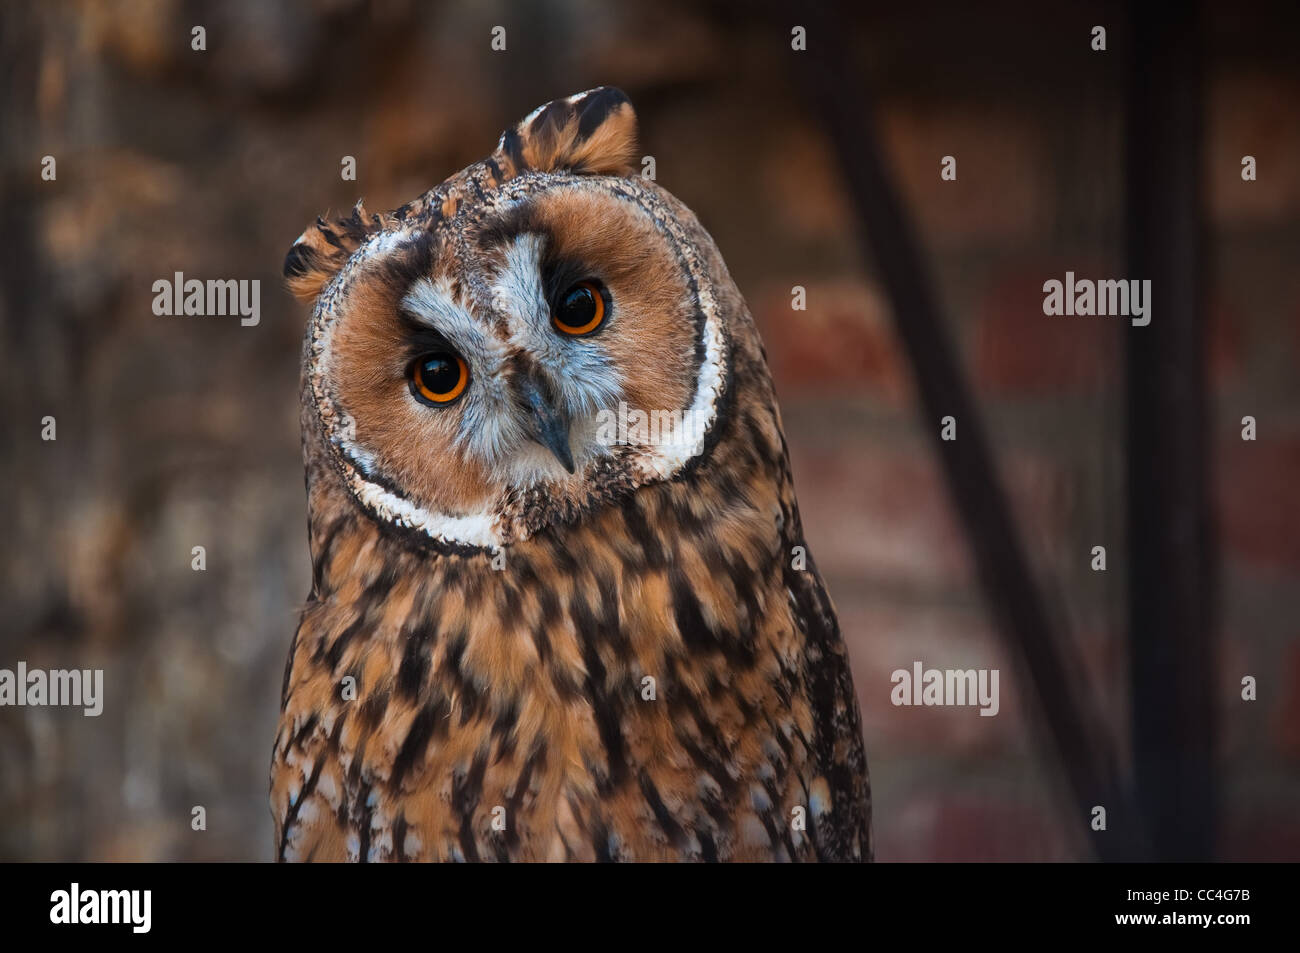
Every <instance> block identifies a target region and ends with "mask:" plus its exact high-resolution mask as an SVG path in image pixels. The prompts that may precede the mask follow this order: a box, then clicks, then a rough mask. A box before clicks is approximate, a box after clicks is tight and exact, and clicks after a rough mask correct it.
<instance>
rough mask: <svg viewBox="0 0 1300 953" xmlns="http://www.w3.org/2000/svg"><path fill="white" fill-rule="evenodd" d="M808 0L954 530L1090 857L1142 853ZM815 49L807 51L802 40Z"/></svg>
mask: <svg viewBox="0 0 1300 953" xmlns="http://www.w3.org/2000/svg"><path fill="white" fill-rule="evenodd" d="M827 12H828V11H827V10H826V9H825V8H823V7H822V6H820V5H818V4H813V5H812V6H811V7H809V8H806V9H805V10H803V11H801V14H800V15H801V18H802V19H803V20H804V21H805V22H807V23H808V24H809V28H808V35H809V38H810V39H809V52H808V53H806V54H796V55H795V62H796V64H798V66H799V67H801V69H800V71H801V72H802V73H803V78H804V79H805V80H806V81H807V83H808V87H809V93H810V96H811V98H812V100H813V101H814V103H815V105H816V106H817V108H818V110H819V111H820V112H821V114H822V117H823V119H824V122H825V127H826V130H827V132H828V134H829V136H830V139H831V142H832V143H833V145H834V147H835V150H836V153H837V154H838V156H839V160H840V165H841V168H842V172H843V175H844V178H845V182H846V184H847V186H848V190H849V194H850V197H851V199H852V201H853V204H854V206H855V207H856V210H857V214H858V221H859V225H860V228H861V232H862V237H863V239H864V241H865V243H866V245H867V247H868V248H869V249H870V250H871V253H872V255H873V257H874V260H875V263H876V266H877V268H878V269H879V272H880V276H881V280H882V281H883V283H884V285H885V288H886V290H887V291H888V293H889V296H890V298H891V300H892V302H893V315H894V321H895V327H896V329H897V332H898V335H899V337H900V338H901V340H902V342H903V346H904V349H905V351H906V353H907V356H908V359H909V361H910V362H911V364H912V369H913V372H914V377H915V382H916V386H917V391H918V394H919V397H920V402H921V408H922V412H923V415H924V422H925V430H926V432H927V433H929V434H930V435H931V437H932V438H933V441H934V448H935V451H936V453H937V454H938V456H939V460H940V463H941V465H942V467H943V472H944V476H945V478H946V482H947V485H948V490H949V493H950V494H951V496H952V499H953V502H954V504H955V506H956V509H957V511H958V514H959V515H960V517H961V519H962V521H963V523H964V524H965V527H966V536H967V540H968V542H969V544H970V546H971V550H972V554H973V556H974V563H975V566H976V570H977V572H978V574H979V580H980V583H981V586H982V588H983V591H984V595H985V598H986V599H987V602H988V605H989V607H990V610H991V611H992V613H993V615H994V618H995V620H996V621H997V623H998V627H999V630H1000V631H1001V632H1002V633H1003V635H1004V636H1005V637H1006V639H1007V641H1008V642H1009V643H1010V644H1011V646H1012V649H1013V651H1014V652H1016V653H1017V654H1018V655H1019V656H1020V657H1021V658H1023V660H1024V661H1025V663H1026V665H1027V670H1028V672H1029V673H1030V675H1031V678H1032V681H1033V684H1034V686H1035V687H1036V689H1037V696H1038V701H1039V705H1040V710H1041V711H1042V713H1043V716H1044V719H1045V721H1046V725H1047V729H1048V732H1049V734H1050V736H1051V738H1052V739H1053V741H1054V742H1055V748H1056V752H1057V754H1058V755H1059V758H1060V761H1061V764H1062V766H1063V768H1064V771H1065V776H1066V780H1067V782H1068V784H1069V788H1070V791H1071V794H1072V796H1073V811H1074V814H1075V817H1076V820H1077V823H1078V825H1079V829H1080V830H1082V831H1084V832H1085V835H1084V836H1085V838H1086V840H1087V842H1088V843H1090V844H1091V845H1092V847H1093V849H1094V850H1095V851H1096V853H1097V856H1098V857H1100V858H1101V859H1102V860H1132V859H1140V858H1141V857H1143V856H1144V850H1143V847H1142V844H1143V838H1142V834H1141V830H1140V825H1139V824H1138V822H1137V821H1138V818H1137V816H1136V812H1135V810H1134V809H1133V808H1132V807H1131V803H1132V802H1131V797H1130V795H1129V794H1128V792H1127V791H1126V789H1125V788H1124V786H1123V784H1122V782H1121V779H1120V777H1119V772H1118V768H1117V759H1116V757H1115V754H1114V750H1113V746H1112V744H1111V743H1110V740H1109V738H1108V737H1107V734H1106V731H1105V727H1104V726H1105V722H1104V720H1103V719H1102V718H1101V717H1100V714H1099V710H1098V708H1097V706H1096V703H1095V698H1094V696H1093V695H1092V693H1091V692H1090V691H1088V690H1086V688H1085V687H1084V683H1083V678H1084V666H1083V663H1082V660H1081V659H1080V658H1079V657H1078V653H1077V651H1076V650H1075V649H1074V648H1073V645H1072V644H1071V643H1070V642H1068V641H1067V640H1065V639H1063V638H1060V637H1058V636H1056V635H1055V633H1054V632H1053V625H1052V621H1051V618H1050V616H1049V614H1048V611H1047V606H1046V604H1045V602H1044V599H1043V596H1042V594H1041V592H1040V591H1039V589H1038V586H1037V584H1036V582H1035V579H1034V575H1033V572H1032V571H1031V569H1030V566H1029V564H1028V561H1027V559H1026V558H1025V554H1024V551H1023V550H1022V548H1021V545H1020V541H1019V537H1018V535H1017V532H1016V528H1015V522H1014V519H1013V517H1012V513H1011V508H1010V506H1009V504H1008V501H1007V498H1006V495H1005V494H1004V492H1003V489H1002V486H1001V484H1000V482H999V480H998V477H997V471H996V468H995V466H994V463H993V459H992V456H991V454H990V452H989V445H988V440H987V437H986V435H985V430H984V425H983V422H982V419H981V417H980V413H979V408H978V407H977V405H976V403H975V401H974V399H973V397H972V395H971V391H970V388H969V386H968V385H967V383H966V381H965V378H964V377H963V374H962V371H961V368H960V367H959V365H958V363H957V358H956V356H955V354H954V349H953V346H952V344H951V342H950V341H949V338H948V335H947V333H946V331H945V329H944V323H943V320H942V317H941V313H940V309H939V305H938V303H937V301H936V300H935V296H934V294H933V290H932V289H933V288H934V284H933V282H932V281H931V279H930V277H929V275H928V273H927V271H926V267H925V263H924V260H923V257H922V254H921V250H920V246H919V243H918V242H917V240H916V237H915V235H914V233H913V229H912V224H911V222H910V220H909V219H908V217H907V215H906V214H905V213H904V210H903V208H902V206H901V203H900V202H899V200H898V197H897V193H896V191H895V189H894V187H893V184H892V182H891V179H890V176H889V174H888V172H887V171H886V168H885V164H884V161H883V159H882V152H881V148H880V145H879V143H878V141H877V139H876V133H875V129H874V127H873V123H872V108H871V103H870V100H869V97H868V96H867V95H866V94H865V92H864V87H865V83H864V82H863V81H862V80H861V79H860V78H858V77H856V76H854V75H853V74H852V72H851V70H850V62H851V60H850V57H849V55H848V53H847V50H846V48H845V46H844V41H843V33H844V31H845V29H846V27H845V24H847V23H851V22H852V18H851V17H850V16H849V15H848V13H847V11H846V10H845V9H844V8H843V7H841V8H840V9H839V10H838V12H835V13H833V15H831V16H827ZM814 44H815V47H814ZM948 415H951V416H953V417H955V418H956V419H957V427H958V431H957V433H958V439H956V440H953V441H944V440H942V439H940V419H941V418H942V417H944V416H948ZM1096 805H1101V806H1103V807H1105V808H1106V812H1107V827H1108V829H1107V830H1106V831H1105V832H1093V831H1092V830H1091V829H1090V827H1089V822H1090V819H1091V816H1092V815H1091V812H1092V809H1093V807H1094V806H1096Z"/></svg>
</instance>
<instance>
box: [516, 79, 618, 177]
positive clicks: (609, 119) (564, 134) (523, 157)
mask: <svg viewBox="0 0 1300 953" xmlns="http://www.w3.org/2000/svg"><path fill="white" fill-rule="evenodd" d="M636 151H637V146H636V112H635V111H634V110H633V109H632V103H631V102H630V101H629V100H628V98H627V94H626V93H624V92H623V91H622V90H621V89H616V88H615V87H613V86H600V87H597V88H596V89H590V90H588V91H587V92H585V93H578V94H576V95H574V96H569V97H567V98H566V99H557V100H555V101H554V102H549V103H547V104H546V105H545V106H541V107H539V108H538V109H535V110H533V112H532V113H530V114H529V115H528V116H527V117H526V118H525V119H524V120H523V121H521V122H520V123H519V124H518V125H516V126H514V127H512V128H510V129H507V130H506V131H505V132H504V133H502V134H501V142H500V144H499V145H498V147H497V152H496V154H495V155H494V156H493V158H494V159H495V160H496V161H497V162H498V164H501V163H502V162H503V161H504V162H508V163H509V164H510V165H511V166H513V169H512V172H513V174H518V173H520V172H523V171H525V170H527V169H536V170H537V171H539V172H576V173H587V174H590V175H631V174H632V172H633V170H634V169H635V164H636Z"/></svg>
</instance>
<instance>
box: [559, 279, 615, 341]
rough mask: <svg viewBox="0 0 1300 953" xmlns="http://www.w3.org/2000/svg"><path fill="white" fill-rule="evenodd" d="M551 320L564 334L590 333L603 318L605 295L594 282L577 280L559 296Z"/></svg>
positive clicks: (598, 325)
mask: <svg viewBox="0 0 1300 953" xmlns="http://www.w3.org/2000/svg"><path fill="white" fill-rule="evenodd" d="M552 320H553V321H554V322H555V326H556V327H557V328H559V329H560V330H561V331H563V332H564V333H565V334H572V335H574V336H577V335H581V334H590V333H591V332H592V331H594V330H596V328H598V327H600V323H601V322H602V321H604V320H605V296H604V295H602V294H601V293H600V288H599V287H597V286H596V284H595V283H594V282H590V281H579V282H578V283H577V284H576V285H574V286H573V287H572V288H570V289H569V290H568V291H566V292H565V293H564V295H563V296H562V297H561V298H560V303H559V305H558V306H556V308H555V313H554V315H552Z"/></svg>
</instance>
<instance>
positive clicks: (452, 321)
mask: <svg viewBox="0 0 1300 953" xmlns="http://www.w3.org/2000/svg"><path fill="white" fill-rule="evenodd" d="M402 307H403V308H404V309H405V310H406V311H407V313H408V314H410V315H411V317H413V318H415V319H416V320H417V321H419V322H420V323H421V324H424V325H426V326H428V327H430V328H432V329H433V330H435V331H437V332H439V333H440V334H442V335H444V336H445V337H446V338H447V340H448V341H450V342H452V343H453V344H456V345H458V346H459V347H461V348H463V349H464V350H465V351H468V352H471V353H474V354H480V355H482V354H485V352H486V351H487V350H488V348H487V347H485V345H486V343H487V340H486V339H487V335H485V334H484V333H483V326H482V325H481V324H480V323H479V321H478V319H477V318H475V317H474V315H472V314H470V312H469V310H468V309H466V308H465V307H463V306H462V305H460V304H458V303H457V302H456V299H455V295H454V294H453V292H452V288H451V282H450V281H449V280H448V279H447V278H445V277H443V278H439V279H438V280H437V282H436V283H435V282H433V281H430V280H429V279H428V278H417V279H416V280H415V281H414V282H413V283H412V284H411V287H410V290H408V291H407V292H406V296H405V297H404V298H402ZM466 356H467V357H468V356H469V355H468V354H467V355H466Z"/></svg>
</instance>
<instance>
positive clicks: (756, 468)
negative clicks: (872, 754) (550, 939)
mask: <svg viewBox="0 0 1300 953" xmlns="http://www.w3.org/2000/svg"><path fill="white" fill-rule="evenodd" d="M636 155H637V152H636V116H635V113H634V112H633V109H632V106H631V104H630V102H629V101H628V99H627V97H626V96H625V95H624V94H623V93H622V92H621V91H619V90H617V89H614V88H611V87H603V88H599V89H594V90H591V91H588V92H585V93H579V94H577V95H574V96H570V97H568V98H567V99H561V100H556V101H554V102H551V103H548V104H546V105H545V106H542V107H540V108H538V109H536V110H535V111H533V112H532V113H531V114H530V115H528V116H527V117H526V118H525V119H524V120H523V121H522V122H520V123H519V124H518V125H516V126H514V127H513V128H510V129H507V130H506V131H505V132H504V133H503V134H502V136H501V138H500V141H499V143H498V145H497V148H496V151H495V152H493V153H492V154H491V155H490V156H489V157H488V158H486V159H483V160H482V161H480V162H477V163H475V164H474V165H471V166H469V167H468V168H466V169H464V170H463V171H461V172H459V173H457V174H456V175H454V176H452V177H451V178H449V179H447V180H446V181H445V182H443V183H442V184H441V185H439V186H438V187H436V188H434V189H432V190H431V191H429V192H427V193H425V194H424V195H423V196H421V197H420V198H418V199H416V200H415V201H413V202H411V203H409V204H407V205H404V206H402V207H401V208H398V209H396V210H395V211H392V212H389V213H387V214H373V213H370V212H367V211H366V210H365V209H364V208H363V207H362V206H361V205H360V204H358V205H357V207H356V208H355V209H354V210H353V211H352V212H351V214H350V215H347V216H343V217H341V218H338V219H337V220H332V221H325V220H323V219H319V218H318V219H317V220H316V223H315V224H314V225H312V226H311V227H309V228H308V229H307V231H306V232H304V233H303V234H302V236H300V237H299V238H298V240H297V241H296V242H295V243H294V244H293V246H292V247H291V248H290V250H289V253H288V256H287V258H286V260H285V264H284V271H285V275H286V277H287V280H288V283H289V285H290V288H291V289H292V290H293V291H294V292H295V293H296V294H297V295H298V296H299V297H301V298H302V299H304V300H306V301H309V302H314V310H313V312H312V316H311V319H310V322H309V326H308V330H307V334H306V339H305V344H304V348H303V376H302V392H301V396H302V432H303V452H304V459H305V465H306V483H307V497H308V512H309V541H310V549H311V562H312V585H311V593H310V595H309V597H308V599H307V601H306V605H305V608H304V609H303V611H302V613H301V618H300V620H299V624H298V628H297V631H296V634H295V635H294V637H293V641H292V645H291V647H290V650H289V659H288V664H287V666H286V668H285V672H284V682H283V688H282V693H281V714H280V719H279V729H278V734H277V736H276V739H275V745H274V752H273V755H272V765H271V811H272V815H273V818H274V824H275V844H274V850H275V856H276V858H277V859H279V860H282V861H306V860H318V861H331V860H349V861H416V860H421V861H488V860H492V861H511V860H518V861H596V860H604V861H609V860H614V861H675V860H692V861H760V860H764V861H765V860H780V861H796V860H828V861H865V860H870V859H871V857H872V840H871V821H870V794H869V787H868V779H867V765H866V759H865V755H864V753H863V744H862V733H861V726H860V716H859V713H858V707H857V701H856V697H855V695H854V690H853V683H852V679H851V677H850V672H849V665H848V659H847V656H846V652H845V648H844V643H843V641H842V639H841V637H840V632H839V625H838V622H837V620H836V616H835V610H834V608H833V606H832V604H831V600H830V598H829V596H828V595H827V593H826V590H825V587H824V585H823V583H822V580H821V578H820V577H819V575H818V573H817V570H816V567H815V565H814V563H813V561H812V558H811V556H809V555H808V554H807V547H806V543H805V541H804V538H803V531H802V527H801V525H800V520H799V509H798V505H797V502H796V500H795V494H794V485H793V483H792V479H791V472H790V464H789V459H788V454H787V451H786V445H785V438H784V435H783V433H782V428H781V418H780V414H779V411H778V409H777V404H776V399H775V396H774V393H773V388H772V382H771V378H770V376H769V373H768V369H767V365H766V357H765V354H764V351H763V347H762V344H761V342H760V340H759V336H758V333H757V330H756V328H755V326H754V321H753V319H752V317H751V316H750V314H749V311H748V309H747V308H746V305H745V302H744V301H743V299H742V298H741V296H740V293H739V291H738V290H737V288H736V286H735V284H734V283H733V281H732V279H731V276H730V275H729V274H728V272H727V268H726V265H725V264H724V263H723V261H722V258H721V256H720V254H719V252H718V249H717V248H716V247H715V245H714V243H713V240H712V239H711V238H710V237H709V235H708V234H707V233H706V232H705V231H704V229H703V228H702V227H701V225H700V223H699V222H698V221H697V220H696V217H695V215H694V214H692V213H691V211H690V210H688V209H687V208H686V207H685V206H684V205H683V204H682V203H681V202H680V201H678V200H677V199H676V198H674V197H673V196H672V195H670V194H669V193H668V192H667V191H665V190H664V189H663V188H661V187H659V186H658V185H657V184H656V183H655V182H653V181H651V180H650V179H648V178H645V177H642V176H641V175H639V174H637V172H636V170H635V166H636Z"/></svg>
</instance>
